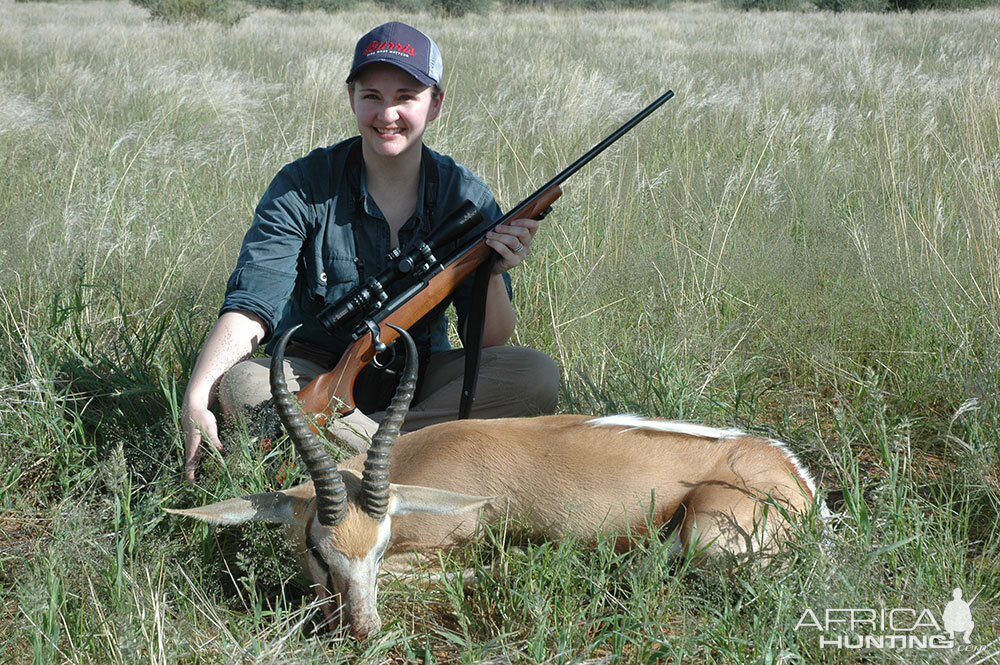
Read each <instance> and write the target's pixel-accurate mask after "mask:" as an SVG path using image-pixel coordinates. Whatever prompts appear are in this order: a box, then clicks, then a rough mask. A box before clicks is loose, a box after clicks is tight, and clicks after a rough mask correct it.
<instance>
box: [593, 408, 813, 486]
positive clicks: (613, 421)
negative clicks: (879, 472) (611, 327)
mask: <svg viewBox="0 0 1000 665" xmlns="http://www.w3.org/2000/svg"><path fill="white" fill-rule="evenodd" d="M584 424H585V425H591V426H593V427H624V428H625V429H626V430H631V429H645V430H653V431H656V432H669V433H671V434H687V435H689V436H700V437H705V438H706V439H716V440H722V439H735V438H737V437H741V436H753V435H751V434H748V433H747V432H744V431H743V430H739V429H734V428H731V429H719V428H717V427H707V426H705V425H698V424H696V423H688V422H684V421H682V420H651V419H649V418H645V417H643V416H637V415H635V414H633V413H625V414H621V415H617V416H604V417H603V418H594V419H592V420H588V421H586V422H585V423H584ZM767 441H768V443H770V444H771V445H772V446H775V447H776V448H779V449H780V450H781V452H783V453H784V454H785V456H786V457H787V458H788V461H789V462H791V463H792V466H794V467H795V471H796V473H797V474H798V476H799V478H801V479H802V482H804V483H805V485H806V487H807V488H809V492H810V493H811V494H812V495H813V496H816V483H815V482H814V481H813V479H812V476H811V475H810V473H809V471H808V470H807V469H806V467H805V466H803V464H802V462H800V461H799V458H798V457H796V456H795V453H793V452H792V451H791V449H790V448H789V447H788V444H786V443H783V442H781V441H777V440H775V439H768V440H767Z"/></svg>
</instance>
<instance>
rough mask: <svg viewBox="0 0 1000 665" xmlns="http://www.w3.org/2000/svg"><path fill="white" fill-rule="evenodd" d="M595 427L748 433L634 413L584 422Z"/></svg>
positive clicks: (719, 435) (713, 435) (725, 435)
mask: <svg viewBox="0 0 1000 665" xmlns="http://www.w3.org/2000/svg"><path fill="white" fill-rule="evenodd" d="M584 424H585V425H593V426H594V427H625V428H627V429H649V430H655V431H657V432H671V433H673V434H688V435H690V436H703V437H705V438H707V439H731V438H733V437H737V436H746V435H747V433H746V432H744V431H742V430H738V429H718V428H716V427H707V426H705V425H698V424H695V423H686V422H684V421H682V420H650V419H649V418H644V417H643V416H637V415H635V414H633V413H625V414H622V415H618V416H605V417H603V418H594V419H593V420H588V421H587V422H585V423H584Z"/></svg>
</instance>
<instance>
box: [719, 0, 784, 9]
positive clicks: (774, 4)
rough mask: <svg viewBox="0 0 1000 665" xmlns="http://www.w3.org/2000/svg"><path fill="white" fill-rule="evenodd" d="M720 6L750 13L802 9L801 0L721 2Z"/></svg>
mask: <svg viewBox="0 0 1000 665" xmlns="http://www.w3.org/2000/svg"><path fill="white" fill-rule="evenodd" d="M722 6H723V7H727V8H729V9H742V10H743V11H750V10H751V9H758V10H760V11H772V12H797V11H800V10H801V9H803V3H802V0H722Z"/></svg>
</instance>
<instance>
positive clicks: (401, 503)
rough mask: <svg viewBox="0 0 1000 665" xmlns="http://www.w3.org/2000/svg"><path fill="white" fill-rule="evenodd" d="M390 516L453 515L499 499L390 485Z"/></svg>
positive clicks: (427, 488)
mask: <svg viewBox="0 0 1000 665" xmlns="http://www.w3.org/2000/svg"><path fill="white" fill-rule="evenodd" d="M389 487H390V492H389V495H390V496H391V497H392V500H391V501H390V502H389V514H390V515H409V514H410V513H431V514H433V515H453V514H455V513H464V512H465V511H467V510H475V509H477V508H481V507H482V506H485V505H486V504H488V503H490V502H491V501H493V500H495V499H497V498H499V497H495V496H472V495H469V494H459V493H458V492H449V491H447V490H436V489H433V488H430V487H420V486H418V485H390V486H389Z"/></svg>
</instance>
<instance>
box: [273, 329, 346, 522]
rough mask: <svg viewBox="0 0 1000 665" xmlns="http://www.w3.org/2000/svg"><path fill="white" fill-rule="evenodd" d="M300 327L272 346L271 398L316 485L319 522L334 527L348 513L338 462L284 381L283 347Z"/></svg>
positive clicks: (283, 336) (287, 333)
mask: <svg viewBox="0 0 1000 665" xmlns="http://www.w3.org/2000/svg"><path fill="white" fill-rule="evenodd" d="M301 327H302V324H301V323H300V324H299V325H297V326H295V327H294V328H292V329H291V330H289V331H288V332H286V333H285V334H284V335H282V336H281V339H279V340H278V345H277V346H276V347H275V349H274V355H273V356H272V357H271V397H272V398H274V406H275V408H276V409H277V411H278V417H280V418H281V422H282V424H283V425H284V426H285V430H286V431H287V432H288V436H290V437H291V439H292V443H294V444H295V450H296V451H297V452H298V454H299V457H301V458H302V461H303V462H305V465H306V470H308V471H309V477H310V478H312V480H313V485H314V486H315V487H316V503H317V508H316V512H317V514H318V517H319V523H320V524H323V525H324V526H334V525H336V524H339V523H340V522H342V521H343V520H344V517H345V516H346V514H347V491H346V490H345V488H344V479H343V478H341V477H340V472H339V471H337V463H336V462H334V461H333V458H332V457H331V456H330V453H328V452H327V451H326V449H325V448H324V447H323V442H322V441H320V439H319V437H318V436H316V433H315V432H313V431H312V429H310V428H309V424H308V423H307V422H306V419H305V418H303V417H302V410H301V408H300V407H299V403H298V400H297V399H296V398H295V395H293V394H291V393H290V392H289V391H288V386H287V385H286V383H285V371H284V366H283V365H284V360H285V346H286V345H287V344H288V340H289V339H290V338H291V336H292V335H293V334H295V331H296V330H298V329H299V328H301Z"/></svg>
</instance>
